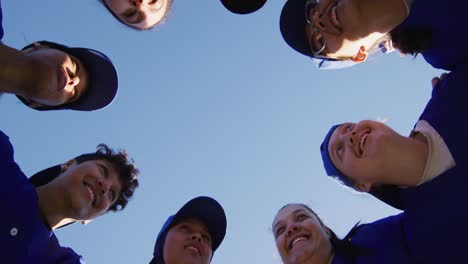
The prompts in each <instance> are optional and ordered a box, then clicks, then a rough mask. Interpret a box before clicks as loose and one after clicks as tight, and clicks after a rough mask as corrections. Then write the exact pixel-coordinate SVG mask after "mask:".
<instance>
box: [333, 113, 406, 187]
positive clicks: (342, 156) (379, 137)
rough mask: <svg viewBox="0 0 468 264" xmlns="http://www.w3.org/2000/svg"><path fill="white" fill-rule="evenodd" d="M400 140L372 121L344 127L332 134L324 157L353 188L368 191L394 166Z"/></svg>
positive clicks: (393, 132) (349, 124)
mask: <svg viewBox="0 0 468 264" xmlns="http://www.w3.org/2000/svg"><path fill="white" fill-rule="evenodd" d="M402 139H404V137H402V136H401V135H399V134H398V133H396V132H395V131H394V130H392V129H391V128H390V127H388V126H386V125H384V124H382V123H380V122H376V121H369V120H364V121H361V122H359V123H345V124H343V125H341V126H339V127H337V128H336V129H335V131H333V133H332V135H331V137H330V142H329V144H328V153H329V155H330V158H331V160H332V162H333V164H334V165H335V167H336V168H337V169H338V170H339V171H340V172H342V173H343V174H344V175H346V176H347V177H348V178H349V179H350V181H351V182H352V183H354V187H355V188H357V189H358V190H361V191H368V190H369V188H370V187H371V186H372V184H374V183H378V182H379V181H380V180H381V179H382V178H383V177H382V175H386V174H389V173H391V172H392V170H394V169H395V164H397V163H396V162H397V160H398V159H397V158H398V156H399V155H400V156H401V153H400V152H399V145H400V142H402Z"/></svg>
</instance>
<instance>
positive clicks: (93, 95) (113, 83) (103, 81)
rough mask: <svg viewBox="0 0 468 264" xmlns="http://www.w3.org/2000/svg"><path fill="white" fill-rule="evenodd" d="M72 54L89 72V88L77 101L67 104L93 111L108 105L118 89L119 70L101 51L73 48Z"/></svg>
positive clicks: (75, 108) (70, 107)
mask: <svg viewBox="0 0 468 264" xmlns="http://www.w3.org/2000/svg"><path fill="white" fill-rule="evenodd" d="M70 54H71V55H73V56H75V57H77V58H78V59H79V60H80V61H81V63H83V65H84V66H85V68H86V70H87V72H88V80H89V82H88V88H87V90H86V92H85V93H84V94H83V95H82V96H81V97H80V98H79V99H78V100H77V101H75V102H73V103H70V104H67V106H68V108H69V109H73V110H81V111H92V110H97V109H101V108H104V107H106V106H108V105H109V104H110V103H111V102H112V101H113V100H114V98H115V96H116V94H117V89H118V77H117V71H116V70H115V67H114V65H113V64H112V62H111V61H110V59H109V58H108V57H107V56H105V55H104V54H102V53H100V52H99V51H96V50H93V49H86V48H72V49H71V50H70Z"/></svg>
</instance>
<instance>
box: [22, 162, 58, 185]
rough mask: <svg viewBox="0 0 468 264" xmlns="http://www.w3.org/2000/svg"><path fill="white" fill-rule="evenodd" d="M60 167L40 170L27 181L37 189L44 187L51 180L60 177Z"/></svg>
mask: <svg viewBox="0 0 468 264" xmlns="http://www.w3.org/2000/svg"><path fill="white" fill-rule="evenodd" d="M60 171H61V166H60V165H55V166H52V167H50V168H47V169H45V170H41V171H39V172H38V173H36V174H34V175H33V176H31V177H30V178H29V181H30V182H31V183H32V185H34V187H39V186H42V185H46V184H47V183H49V182H50V181H52V180H53V179H55V178H57V176H59V175H60Z"/></svg>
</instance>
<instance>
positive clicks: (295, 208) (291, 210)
mask: <svg viewBox="0 0 468 264" xmlns="http://www.w3.org/2000/svg"><path fill="white" fill-rule="evenodd" d="M298 213H307V214H308V215H313V214H312V213H311V212H310V211H309V210H307V209H306V208H305V207H304V206H303V205H301V204H290V205H287V206H285V207H284V208H282V209H281V210H280V211H279V212H278V214H276V217H275V219H274V221H273V227H274V226H275V225H276V224H277V223H279V222H281V221H285V220H287V219H288V218H291V217H293V216H294V215H296V214H298Z"/></svg>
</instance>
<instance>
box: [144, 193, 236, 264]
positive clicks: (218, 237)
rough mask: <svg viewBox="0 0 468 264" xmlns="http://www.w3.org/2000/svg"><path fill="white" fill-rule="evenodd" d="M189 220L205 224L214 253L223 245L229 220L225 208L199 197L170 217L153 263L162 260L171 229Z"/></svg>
mask: <svg viewBox="0 0 468 264" xmlns="http://www.w3.org/2000/svg"><path fill="white" fill-rule="evenodd" d="M188 218H194V219H197V220H199V221H201V222H202V223H203V224H205V226H206V228H207V229H208V232H209V233H210V236H211V241H212V243H211V248H212V250H213V253H214V252H215V251H216V249H217V248H218V247H219V245H221V242H222V241H223V239H224V236H225V235H226V228H227V220H226V214H225V213H224V209H223V207H222V206H221V205H220V204H219V203H218V202H217V201H216V200H215V199H213V198H211V197H207V196H199V197H196V198H193V199H192V200H190V201H188V202H187V203H186V204H184V206H182V207H181V208H180V209H179V211H177V213H175V214H174V215H171V216H169V218H168V219H167V220H166V222H165V223H164V225H163V227H162V228H161V230H160V231H159V233H158V236H157V238H156V243H155V245H154V252H153V255H154V258H153V260H152V261H151V263H158V262H157V261H156V260H157V259H160V258H162V256H159V255H160V254H162V252H160V251H162V249H163V247H162V246H163V245H164V240H165V237H166V234H167V232H168V231H169V229H170V228H171V227H172V226H173V225H175V224H177V223H179V222H180V221H182V220H184V219H188Z"/></svg>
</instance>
